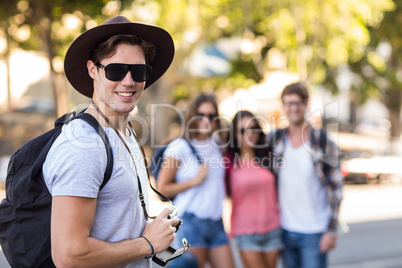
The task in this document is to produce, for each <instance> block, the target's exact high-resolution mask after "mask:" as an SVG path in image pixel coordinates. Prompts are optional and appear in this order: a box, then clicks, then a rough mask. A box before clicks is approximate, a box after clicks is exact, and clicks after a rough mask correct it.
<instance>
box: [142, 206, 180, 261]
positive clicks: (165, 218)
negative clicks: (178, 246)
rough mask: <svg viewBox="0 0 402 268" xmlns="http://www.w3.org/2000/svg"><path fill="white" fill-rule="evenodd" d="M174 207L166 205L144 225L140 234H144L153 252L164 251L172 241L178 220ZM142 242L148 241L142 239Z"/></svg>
mask: <svg viewBox="0 0 402 268" xmlns="http://www.w3.org/2000/svg"><path fill="white" fill-rule="evenodd" d="M172 213H174V208H172V207H167V208H165V209H164V210H163V211H162V213H161V214H160V215H159V216H158V217H156V218H155V220H153V221H152V222H150V223H148V224H147V225H146V226H145V229H144V232H143V234H142V236H144V237H145V238H146V239H147V240H148V241H149V243H150V244H151V245H152V246H153V250H154V252H153V253H154V254H156V253H159V252H162V251H164V250H165V249H166V248H168V247H169V246H170V244H171V243H172V242H173V239H174V237H175V233H176V226H177V225H178V224H179V222H180V220H179V218H177V217H176V216H175V215H174V216H172V217H170V216H169V215H170V214H172ZM144 243H148V242H147V241H144Z"/></svg>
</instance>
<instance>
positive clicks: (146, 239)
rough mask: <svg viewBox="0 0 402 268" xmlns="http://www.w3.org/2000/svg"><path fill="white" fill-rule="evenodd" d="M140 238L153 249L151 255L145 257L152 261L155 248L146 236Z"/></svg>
mask: <svg viewBox="0 0 402 268" xmlns="http://www.w3.org/2000/svg"><path fill="white" fill-rule="evenodd" d="M140 237H142V238H144V239H145V241H146V242H147V243H148V244H149V246H150V247H151V250H152V252H151V254H149V255H148V256H146V257H145V259H150V258H152V256H153V255H154V254H155V250H154V246H153V245H152V244H151V242H150V241H149V240H148V238H146V237H145V236H143V235H141V236H140Z"/></svg>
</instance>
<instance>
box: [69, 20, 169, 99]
mask: <svg viewBox="0 0 402 268" xmlns="http://www.w3.org/2000/svg"><path fill="white" fill-rule="evenodd" d="M118 34H132V35H136V36H138V37H140V38H142V39H143V40H145V41H147V42H149V43H152V44H154V45H155V48H156V53H155V58H154V59H153V60H152V61H151V62H149V63H148V64H149V65H151V67H152V69H153V71H152V73H151V76H150V78H149V79H148V80H147V82H146V84H145V88H147V87H149V86H150V85H152V84H153V83H154V82H155V81H156V80H158V79H159V78H160V77H161V76H162V75H163V74H164V73H165V72H166V70H167V69H168V68H169V66H170V64H171V62H172V60H173V56H174V44H173V39H172V37H171V36H170V34H169V33H168V32H167V31H165V30H164V29H162V28H159V27H157V26H153V25H149V24H143V23H136V22H131V21H130V20H129V19H127V18H126V17H123V16H117V17H114V18H111V19H109V20H107V21H105V22H104V23H102V24H101V25H99V26H97V27H94V28H92V29H90V30H88V31H86V32H84V33H83V34H81V35H80V36H79V37H77V39H75V40H74V42H73V43H72V44H71V46H70V48H69V49H68V51H67V53H66V57H65V59H64V72H65V74H66V77H67V79H68V81H69V82H70V83H71V85H72V86H73V87H74V88H75V89H76V90H77V91H78V92H80V93H81V94H83V95H85V96H87V97H89V98H92V94H93V91H94V87H93V80H92V78H91V77H90V76H89V74H88V70H87V61H88V60H89V58H90V56H91V53H92V51H93V50H94V49H95V48H96V47H97V46H98V45H99V44H100V43H102V42H103V41H106V40H107V39H109V38H110V37H112V36H114V35H118Z"/></svg>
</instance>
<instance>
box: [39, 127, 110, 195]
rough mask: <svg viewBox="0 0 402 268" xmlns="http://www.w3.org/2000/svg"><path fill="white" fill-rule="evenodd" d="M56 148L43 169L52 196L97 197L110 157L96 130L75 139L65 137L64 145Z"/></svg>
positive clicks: (55, 145) (58, 145) (57, 145)
mask: <svg viewBox="0 0 402 268" xmlns="http://www.w3.org/2000/svg"><path fill="white" fill-rule="evenodd" d="M90 128H91V127H90ZM61 135H63V133H62V134H61ZM53 146H54V148H53V147H52V148H51V150H50V151H49V154H48V156H47V158H46V161H45V164H44V167H43V171H44V177H45V181H46V184H47V186H48V189H49V191H50V193H51V195H52V196H79V197H89V198H97V196H98V193H99V187H100V185H101V184H102V182H103V179H104V174H105V170H106V164H107V155H106V149H105V146H104V144H103V142H102V141H101V140H100V138H99V135H98V134H97V133H96V132H95V130H93V133H92V132H91V131H87V132H86V133H83V134H82V135H79V136H76V137H74V140H71V139H63V137H62V138H61V142H55V144H53Z"/></svg>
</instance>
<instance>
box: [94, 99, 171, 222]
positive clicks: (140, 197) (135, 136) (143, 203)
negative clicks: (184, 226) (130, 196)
mask: <svg viewBox="0 0 402 268" xmlns="http://www.w3.org/2000/svg"><path fill="white" fill-rule="evenodd" d="M92 105H93V106H94V108H95V110H96V111H97V112H98V113H99V115H100V116H102V118H103V119H104V120H105V122H106V123H107V124H108V125H109V126H110V127H111V128H112V129H113V130H114V131H115V132H116V134H117V136H118V137H119V139H120V140H121V141H122V143H123V144H124V147H126V149H127V151H128V153H129V155H130V157H131V160H132V161H133V164H134V169H135V173H136V176H137V181H138V192H139V194H138V198H139V199H140V202H141V206H142V209H143V211H144V215H145V218H146V219H148V218H149V219H155V218H156V217H154V216H149V215H148V212H147V209H146V203H145V197H144V193H143V191H142V187H141V180H140V177H139V175H138V169H137V165H136V164H135V160H134V157H133V155H132V154H131V150H130V148H129V147H128V145H127V143H126V142H125V141H124V139H123V137H122V136H121V134H120V132H119V131H118V130H117V129H116V127H115V126H114V124H113V123H111V122H110V120H109V119H108V118H107V117H106V115H105V114H104V113H103V112H102V111H101V110H100V109H99V107H98V105H96V103H95V102H94V101H93V100H92ZM127 128H128V130H129V131H130V133H131V135H133V136H134V138H135V140H136V142H137V144H138V146H139V147H140V149H141V154H142V159H143V160H144V164H145V169H146V171H147V177H148V178H147V179H148V183H149V186H150V187H151V189H152V190H153V191H154V192H155V193H156V194H157V195H159V196H160V197H161V199H162V201H166V202H170V203H172V204H173V202H172V201H171V200H170V199H169V198H167V197H166V196H164V195H163V194H161V193H160V192H159V191H158V190H156V189H155V188H154V187H153V186H152V184H151V180H150V173H149V167H148V161H147V159H146V157H145V151H144V148H143V147H142V144H141V143H140V140H139V139H138V137H137V135H136V133H135V131H134V128H133V126H132V125H131V123H130V122H128V127H127Z"/></svg>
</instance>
